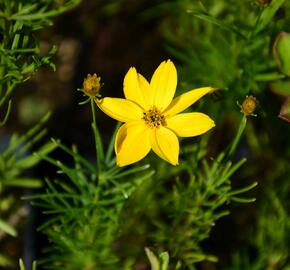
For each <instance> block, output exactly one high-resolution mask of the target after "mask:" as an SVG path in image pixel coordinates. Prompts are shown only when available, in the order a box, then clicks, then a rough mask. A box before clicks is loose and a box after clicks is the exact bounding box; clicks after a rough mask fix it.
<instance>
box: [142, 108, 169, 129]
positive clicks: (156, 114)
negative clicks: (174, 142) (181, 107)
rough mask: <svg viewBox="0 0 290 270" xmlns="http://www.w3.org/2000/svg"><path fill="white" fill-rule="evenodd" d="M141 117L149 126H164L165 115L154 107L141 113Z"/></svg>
mask: <svg viewBox="0 0 290 270" xmlns="http://www.w3.org/2000/svg"><path fill="white" fill-rule="evenodd" d="M143 115H144V116H143V117H142V119H143V120H144V121H145V123H146V124H147V125H148V126H149V127H150V128H159V127H160V126H161V125H162V126H165V125H166V122H165V117H164V115H162V114H161V112H160V111H159V110H157V109H156V108H155V107H153V108H152V109H150V110H149V111H147V112H144V113H143Z"/></svg>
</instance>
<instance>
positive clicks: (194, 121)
mask: <svg viewBox="0 0 290 270" xmlns="http://www.w3.org/2000/svg"><path fill="white" fill-rule="evenodd" d="M166 123H167V127H168V128H169V129H171V130H173V131H174V132H175V133H176V134H177V135H178V136H181V137H192V136H197V135H200V134H203V133H205V132H207V131H208V130H209V129H211V128H212V127H214V126H215V123H214V121H213V120H212V119H211V118H210V117H209V116H207V115H206V114H203V113H198V112H192V113H181V114H177V115H174V116H172V117H169V118H167V119H166Z"/></svg>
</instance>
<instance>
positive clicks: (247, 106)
mask: <svg viewBox="0 0 290 270" xmlns="http://www.w3.org/2000/svg"><path fill="white" fill-rule="evenodd" d="M257 105H258V101H257V99H256V98H255V97H253V96H246V98H245V100H244V101H243V103H242V105H241V112H242V113H243V114H245V115H246V116H248V115H252V114H253V113H254V111H255V110H256V108H257Z"/></svg>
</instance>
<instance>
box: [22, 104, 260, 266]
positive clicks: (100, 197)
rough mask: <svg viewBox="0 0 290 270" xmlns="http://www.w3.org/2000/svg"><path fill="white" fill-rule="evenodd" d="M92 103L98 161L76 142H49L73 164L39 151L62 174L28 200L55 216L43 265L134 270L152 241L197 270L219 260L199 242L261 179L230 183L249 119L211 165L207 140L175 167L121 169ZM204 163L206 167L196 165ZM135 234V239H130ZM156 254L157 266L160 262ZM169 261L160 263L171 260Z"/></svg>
mask: <svg viewBox="0 0 290 270" xmlns="http://www.w3.org/2000/svg"><path fill="white" fill-rule="evenodd" d="M91 105H92V113H93V124H92V128H93V131H94V135H95V136H94V138H95V145H96V156H97V164H96V165H95V164H92V163H91V162H89V161H88V160H86V159H85V158H84V157H82V156H81V155H80V154H79V153H78V151H77V148H76V147H75V146H73V147H72V149H69V148H67V147H66V146H65V145H63V144H62V143H61V142H60V141H58V140H53V141H52V143H53V144H54V145H55V147H58V148H60V149H62V150H63V151H64V152H65V153H67V154H68V155H69V156H71V158H72V164H70V165H66V164H64V163H62V162H61V161H58V160H54V159H53V158H52V157H50V156H48V155H45V154H44V155H40V157H41V158H43V159H44V160H46V161H48V162H50V163H51V164H53V165H55V166H56V167H57V168H58V173H59V174H60V176H59V177H57V178H56V179H54V180H48V179H47V180H46V183H47V191H46V194H39V195H33V196H30V197H28V198H27V199H31V200H33V204H34V205H37V206H39V207H42V208H43V209H44V210H43V213H44V214H47V215H50V217H49V218H48V220H47V221H46V222H45V223H44V224H42V225H41V226H40V228H39V229H40V230H42V231H44V232H45V234H46V235H47V236H48V238H49V240H50V242H51V246H50V247H49V248H47V252H48V253H47V254H46V257H45V258H43V259H42V260H41V261H40V262H41V263H43V264H44V266H45V267H46V268H47V269H63V268H69V269H120V267H121V268H122V269H127V268H128V269H131V268H130V266H132V265H134V264H135V263H137V261H136V259H137V258H138V256H140V255H141V254H143V248H142V247H143V246H145V245H148V241H149V243H154V246H156V247H157V248H158V249H162V250H168V252H169V253H170V254H171V255H172V256H173V257H174V258H175V259H177V260H178V261H179V262H180V263H179V264H178V265H179V266H180V267H181V266H183V267H188V269H194V266H193V265H194V263H196V262H199V261H202V260H211V261H216V258H215V257H214V256H212V255H206V254H204V253H203V251H202V248H201V247H200V243H201V242H202V241H203V240H204V239H206V238H208V237H209V234H210V231H211V228H212V227H213V225H214V223H215V222H216V221H217V220H218V219H219V218H221V217H222V216H224V215H227V214H229V211H228V210H227V209H224V208H223V207H224V205H226V204H228V203H229V202H231V201H238V202H252V201H254V199H252V198H244V197H240V194H242V193H244V192H246V191H248V190H250V189H252V188H253V187H255V186H256V184H257V183H252V184H250V185H248V186H245V187H243V188H239V189H232V187H231V182H230V177H231V176H232V175H233V174H234V173H235V172H236V171H237V170H238V169H239V168H240V166H241V165H242V164H243V163H244V162H245V159H242V160H240V161H239V162H237V163H235V164H232V162H231V161H230V159H229V158H230V155H229V154H230V153H232V152H233V151H235V148H236V146H237V144H238V140H239V139H240V136H241V133H242V131H243V129H244V126H245V123H246V120H245V116H243V117H242V121H241V125H242V127H243V128H240V129H239V131H238V133H237V136H236V139H235V140H233V143H232V146H231V147H229V150H227V151H226V153H227V154H225V153H221V154H220V155H219V156H218V157H217V158H216V160H215V161H213V162H211V163H208V162H207V161H206V159H205V154H206V152H207V143H206V141H205V140H203V141H201V142H200V143H199V144H194V145H189V146H188V147H187V148H186V150H185V152H184V153H183V155H182V161H180V165H179V166H177V167H172V166H170V165H168V164H167V163H165V162H163V161H160V160H156V161H155V162H154V163H153V164H155V165H154V166H153V169H151V168H150V167H149V165H139V166H133V167H131V168H125V169H121V168H119V167H117V166H116V164H115V158H114V156H113V144H114V136H113V137H112V140H111V143H110V144H109V146H108V151H107V152H106V153H104V150H103V145H102V141H101V137H100V134H99V131H98V128H97V126H96V122H95V116H94V114H95V107H94V106H95V104H94V103H93V102H92V103H91ZM117 127H118V126H117ZM201 161H202V163H203V170H201V169H198V168H200V162H201ZM164 216H166V217H167V218H166V219H164V218H163V217H164ZM141 220H142V222H141ZM173 235H174V237H170V236H173ZM131 238H133V239H135V241H134V243H131V241H130V240H129V241H128V242H127V239H131ZM149 253H150V252H149ZM147 254H148V250H147ZM150 254H151V253H150ZM151 255H152V254H151ZM143 256H144V255H143ZM152 256H153V255H152ZM152 256H151V257H150V258H151V259H150V261H151V263H153V264H155V266H154V267H155V268H156V267H161V266H157V265H158V264H156V260H155V259H153V257H152ZM163 257H164V256H162V258H163ZM163 259H164V260H165V257H164V258H163ZM164 260H163V261H164ZM153 261H155V263H154V262H153ZM165 261H167V263H165ZM165 261H164V266H162V267H163V268H164V267H165V265H166V264H168V260H165ZM126 267H127V268H126ZM163 268H162V269H163ZM157 269H158V268H157ZM164 269H166V267H165V268H164Z"/></svg>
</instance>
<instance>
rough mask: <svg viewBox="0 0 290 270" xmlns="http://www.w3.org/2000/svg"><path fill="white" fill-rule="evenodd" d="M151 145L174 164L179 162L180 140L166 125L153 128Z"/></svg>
mask: <svg viewBox="0 0 290 270" xmlns="http://www.w3.org/2000/svg"><path fill="white" fill-rule="evenodd" d="M151 146H152V149H153V151H154V152H155V153H156V154H157V155H158V156H159V157H160V158H162V159H164V160H166V161H167V162H169V163H171V164H172V165H177V164H178V155H179V142H178V139H177V137H176V135H175V134H174V132H172V131H171V130H169V129H168V128H165V127H160V128H156V129H154V130H152V132H151Z"/></svg>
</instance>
